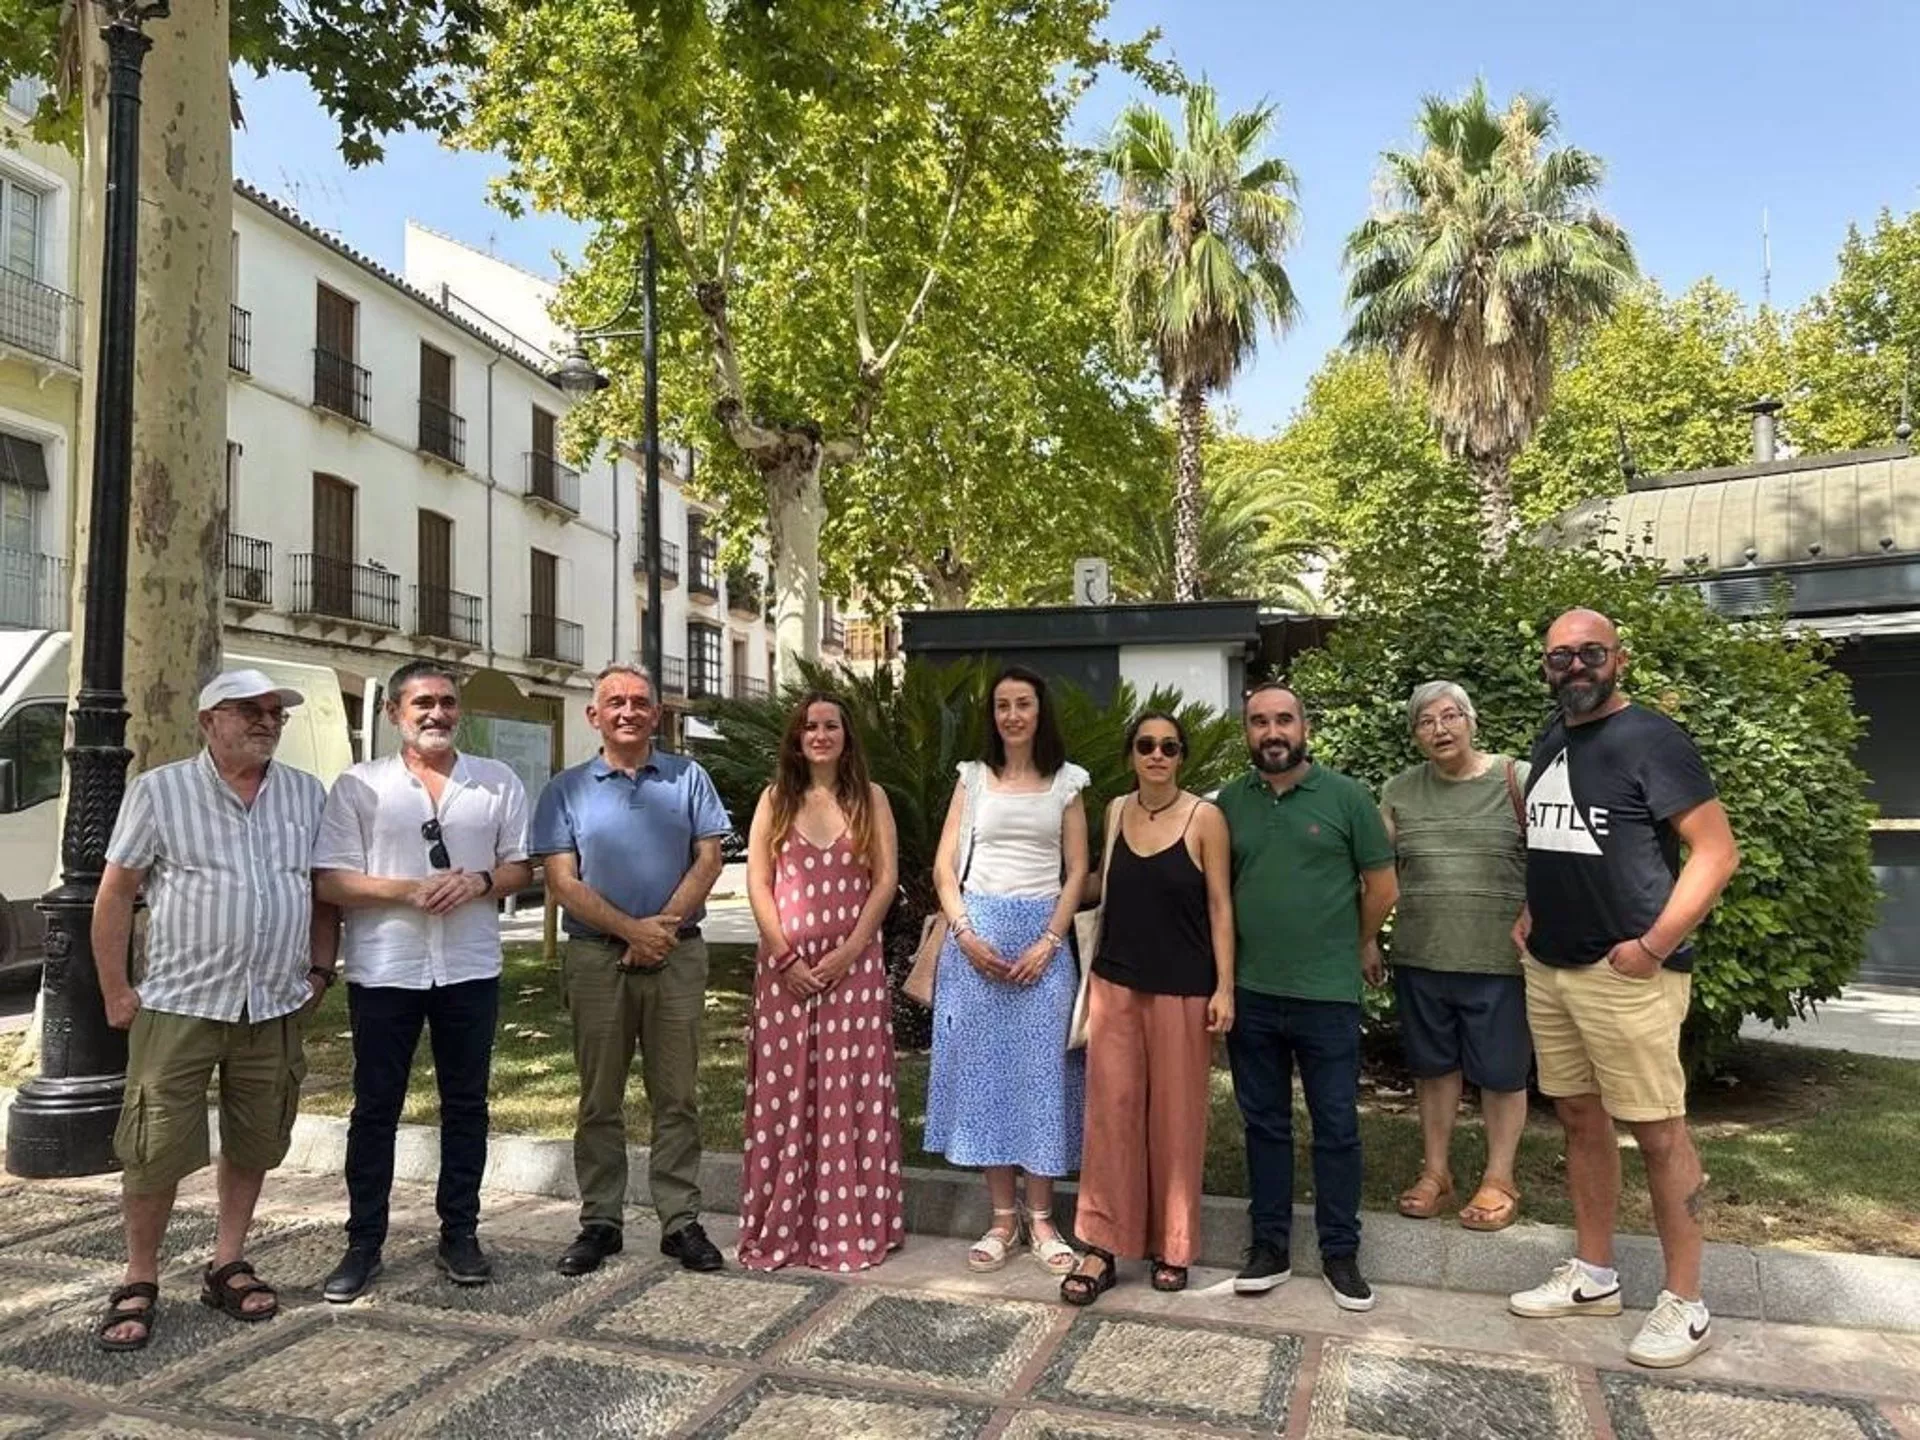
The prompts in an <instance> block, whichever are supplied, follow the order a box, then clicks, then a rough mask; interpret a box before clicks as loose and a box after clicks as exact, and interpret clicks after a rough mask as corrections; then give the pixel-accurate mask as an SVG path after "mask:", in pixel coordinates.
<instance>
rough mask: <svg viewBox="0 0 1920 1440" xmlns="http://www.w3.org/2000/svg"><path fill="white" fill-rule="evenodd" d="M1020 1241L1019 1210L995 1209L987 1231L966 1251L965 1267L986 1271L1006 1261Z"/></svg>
mask: <svg viewBox="0 0 1920 1440" xmlns="http://www.w3.org/2000/svg"><path fill="white" fill-rule="evenodd" d="M1019 1243H1020V1212H1019V1211H1018V1210H995V1211H994V1212H993V1224H992V1225H990V1226H989V1227H988V1228H987V1233H986V1234H984V1235H982V1236H981V1237H980V1238H979V1239H978V1240H976V1241H974V1242H973V1246H972V1248H970V1249H969V1250H968V1251H967V1268H968V1269H969V1270H973V1271H977V1272H980V1273H983V1274H984V1273H986V1272H988V1271H992V1270H998V1269H1000V1268H1001V1267H1002V1266H1003V1265H1005V1264H1006V1263H1007V1256H1008V1254H1009V1253H1010V1252H1011V1251H1012V1249H1013V1247H1014V1246H1015V1245H1017V1244H1019Z"/></svg>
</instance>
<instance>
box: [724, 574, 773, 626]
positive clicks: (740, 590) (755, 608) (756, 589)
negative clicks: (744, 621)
mask: <svg viewBox="0 0 1920 1440" xmlns="http://www.w3.org/2000/svg"><path fill="white" fill-rule="evenodd" d="M765 588H766V582H765V581H764V580H762V579H761V578H760V577H759V576H758V575H755V574H754V573H753V572H752V571H750V570H729V571H728V572H727V609H728V610H730V611H732V612H733V613H734V614H735V615H744V616H746V617H747V618H748V619H752V618H754V617H755V616H757V615H759V613H760V597H761V594H762V593H763V591H764V590H765Z"/></svg>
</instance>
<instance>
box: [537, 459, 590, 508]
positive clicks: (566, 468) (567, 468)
mask: <svg viewBox="0 0 1920 1440" xmlns="http://www.w3.org/2000/svg"><path fill="white" fill-rule="evenodd" d="M526 461H527V498H528V499H529V500H532V501H534V502H535V503H536V504H541V505H551V506H552V507H553V508H554V509H556V510H564V511H566V512H567V513H568V514H569V515H578V514H579V513H580V472H579V471H578V470H575V469H574V468H573V467H572V466H571V465H562V464H561V463H560V462H559V461H558V460H556V459H554V457H553V456H551V455H543V454H541V453H540V452H539V451H538V450H529V451H527V452H526Z"/></svg>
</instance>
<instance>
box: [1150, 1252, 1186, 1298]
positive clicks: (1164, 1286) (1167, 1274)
mask: <svg viewBox="0 0 1920 1440" xmlns="http://www.w3.org/2000/svg"><path fill="white" fill-rule="evenodd" d="M1153 1288H1154V1289H1156V1290H1158V1291H1161V1292H1162V1293H1164V1294H1169V1295H1170V1294H1172V1293H1173V1292H1174V1291H1176V1290H1184V1289H1186V1288H1187V1267H1186V1266H1184V1265H1169V1264H1167V1262H1166V1261H1164V1260H1156V1261H1154V1262H1153Z"/></svg>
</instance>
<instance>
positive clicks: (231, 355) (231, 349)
mask: <svg viewBox="0 0 1920 1440" xmlns="http://www.w3.org/2000/svg"><path fill="white" fill-rule="evenodd" d="M227 368H228V369H229V370H232V371H234V372H236V373H237V374H241V375H251V374H252V373H253V312H252V311H251V310H242V309H241V308H240V307H239V306H238V305H233V306H229V307H228V310H227Z"/></svg>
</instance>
